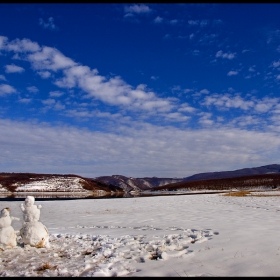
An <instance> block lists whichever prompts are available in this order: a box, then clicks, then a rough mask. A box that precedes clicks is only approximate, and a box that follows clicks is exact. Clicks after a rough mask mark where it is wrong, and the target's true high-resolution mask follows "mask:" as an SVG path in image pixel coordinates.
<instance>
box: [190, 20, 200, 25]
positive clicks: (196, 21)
mask: <svg viewBox="0 0 280 280" xmlns="http://www.w3.org/2000/svg"><path fill="white" fill-rule="evenodd" d="M188 24H189V25H199V20H188Z"/></svg>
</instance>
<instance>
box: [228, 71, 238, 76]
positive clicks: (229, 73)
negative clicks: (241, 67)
mask: <svg viewBox="0 0 280 280" xmlns="http://www.w3.org/2000/svg"><path fill="white" fill-rule="evenodd" d="M238 73H239V72H238V71H234V70H231V71H229V72H228V73H227V75H228V76H236V75H238Z"/></svg>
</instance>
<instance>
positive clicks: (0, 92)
mask: <svg viewBox="0 0 280 280" xmlns="http://www.w3.org/2000/svg"><path fill="white" fill-rule="evenodd" d="M15 92H16V89H15V88H14V87H12V86H10V85H7V84H1V85H0V96H4V95H7V94H10V93H15Z"/></svg>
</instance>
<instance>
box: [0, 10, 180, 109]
mask: <svg viewBox="0 0 280 280" xmlns="http://www.w3.org/2000/svg"><path fill="white" fill-rule="evenodd" d="M133 7H134V6H133ZM137 7H138V6H137ZM134 8H135V7H134ZM142 8H143V7H142V6H141V9H142ZM137 9H138V8H135V10H137ZM137 11H138V10H137ZM1 40H2V45H0V50H6V51H13V52H15V53H16V54H18V53H20V54H21V56H19V57H18V59H22V60H25V61H28V62H30V63H31V66H32V69H33V70H35V71H36V72H37V73H38V74H39V75H40V76H41V77H42V78H48V77H50V76H51V73H54V74H56V73H57V72H58V71H62V73H63V76H62V78H59V79H56V80H55V84H56V85H57V86H58V87H60V88H68V89H71V88H74V87H77V88H80V89H81V90H82V91H83V92H85V93H86V97H87V98H93V99H96V100H100V101H102V102H104V103H107V104H110V105H115V106H124V107H126V108H128V109H129V110H144V111H154V112H155V113H156V112H170V111H171V110H172V109H173V108H175V105H174V100H172V99H163V98H159V97H157V96H156V94H155V93H154V92H153V91H151V90H149V89H147V87H146V85H144V84H139V85H138V86H137V87H136V88H133V87H132V86H131V85H129V84H127V83H126V82H125V81H124V80H122V79H121V78H120V77H118V76H116V77H112V78H109V79H107V78H105V77H104V76H101V75H99V74H98V71H97V69H90V68H89V67H88V66H83V65H81V64H79V63H76V62H75V61H73V60H72V59H71V58H69V57H66V56H65V55H63V54H62V53H61V52H60V51H59V50H57V49H55V48H52V47H47V46H43V47H40V46H39V45H38V44H37V43H34V42H31V41H30V40H28V39H23V40H19V39H16V40H13V41H11V42H9V41H8V39H7V38H6V37H0V42H1ZM10 68H11V67H10ZM14 69H15V67H14ZM17 69H18V68H17ZM173 113H175V112H173Z"/></svg>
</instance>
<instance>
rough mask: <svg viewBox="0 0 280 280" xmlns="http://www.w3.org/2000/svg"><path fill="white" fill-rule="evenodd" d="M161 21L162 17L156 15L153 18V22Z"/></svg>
mask: <svg viewBox="0 0 280 280" xmlns="http://www.w3.org/2000/svg"><path fill="white" fill-rule="evenodd" d="M162 21H163V18H162V17H160V16H157V17H156V18H155V19H154V22H155V23H161V22H162Z"/></svg>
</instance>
